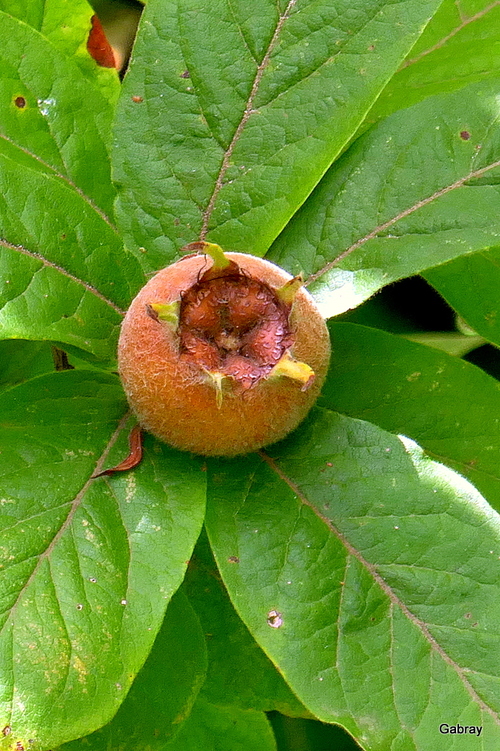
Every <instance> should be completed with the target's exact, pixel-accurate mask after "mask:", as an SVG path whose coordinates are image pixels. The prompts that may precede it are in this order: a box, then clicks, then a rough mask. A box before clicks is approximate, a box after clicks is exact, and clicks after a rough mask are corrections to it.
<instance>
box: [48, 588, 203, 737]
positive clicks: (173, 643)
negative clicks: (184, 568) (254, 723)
mask: <svg viewBox="0 0 500 751" xmlns="http://www.w3.org/2000/svg"><path fill="white" fill-rule="evenodd" d="M205 671H206V648H205V638H204V636H203V633H202V631H201V627H200V623H199V621H198V619H197V617H196V615H195V613H194V611H193V608H192V607H191V606H190V604H189V602H188V600H187V598H186V596H185V595H184V594H183V592H182V590H178V591H177V592H176V593H175V595H174V596H173V598H172V600H171V602H170V603H169V605H168V608H167V612H166V615H165V620H164V622H163V625H162V627H161V629H160V632H159V633H158V636H157V637H156V640H155V643H154V645H153V649H152V650H151V653H150V655H149V657H148V659H147V660H146V663H145V665H144V666H143V668H142V669H141V671H140V672H139V674H138V675H137V677H136V679H135V681H134V683H133V684H132V688H131V689H130V692H129V694H128V696H127V698H126V699H125V701H124V702H123V704H122V705H121V707H120V709H119V710H118V712H117V714H116V715H115V717H114V718H113V720H112V721H111V722H110V723H109V724H108V725H105V726H104V727H103V728H101V729H100V730H97V731H96V732H95V733H92V735H90V736H87V737H86V738H82V739H80V740H76V741H72V742H70V743H65V744H63V745H62V746H60V751H79V749H87V750H89V749H91V750H92V751H100V750H101V749H105V750H106V749H111V748H112V749H120V751H139V749H142V748H147V749H148V751H155V750H156V749H158V750H159V749H164V748H165V747H166V744H167V743H168V741H169V740H172V739H173V738H174V736H175V735H176V734H177V733H178V732H179V731H180V729H181V727H182V724H183V723H184V722H185V721H186V719H187V718H188V717H189V714H190V712H191V709H192V706H193V704H194V702H195V699H196V696H197V694H198V691H199V689H200V686H201V684H202V683H203V680H204V678H205Z"/></svg>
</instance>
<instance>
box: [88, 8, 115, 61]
mask: <svg viewBox="0 0 500 751" xmlns="http://www.w3.org/2000/svg"><path fill="white" fill-rule="evenodd" d="M90 21H91V24H92V28H91V29H90V33H89V38H88V39H87V52H88V53H89V55H90V56H91V57H93V58H94V60H95V61H96V63H97V64H98V65H100V66H101V67H102V68H116V67H117V65H116V60H115V54H114V52H113V49H112V47H111V45H110V43H109V42H108V40H107V39H106V34H105V33H104V29H103V28H102V25H101V22H100V21H99V19H98V17H97V16H96V15H94V16H92V18H91V19H90Z"/></svg>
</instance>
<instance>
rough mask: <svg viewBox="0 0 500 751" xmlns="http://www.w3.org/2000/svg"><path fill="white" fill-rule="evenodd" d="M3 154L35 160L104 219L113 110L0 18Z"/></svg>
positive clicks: (65, 63)
mask: <svg viewBox="0 0 500 751" xmlns="http://www.w3.org/2000/svg"><path fill="white" fill-rule="evenodd" d="M0 71H1V73H0V97H1V100H2V107H0V151H1V153H5V149H6V148H7V146H11V148H12V147H13V146H15V147H17V148H18V149H20V150H21V151H22V152H26V153H28V154H31V155H33V157H34V158H35V159H37V160H38V161H39V162H40V163H41V164H44V165H46V166H47V168H50V169H51V170H52V171H53V172H54V173H56V174H57V175H59V176H60V177H61V178H62V179H65V180H66V181H69V182H70V183H71V184H72V185H74V186H76V189H78V190H80V191H83V193H84V194H85V195H86V196H88V198H89V200H90V201H92V202H94V203H95V204H96V205H97V206H98V207H99V208H100V209H101V210H102V211H104V212H105V213H106V214H107V215H108V216H109V217H112V216H113V213H112V212H113V200H114V189H113V186H112V184H111V180H110V163H109V155H108V145H109V141H110V130H111V120H112V117H113V106H112V104H111V102H110V101H109V100H108V99H106V98H105V97H104V96H103V95H102V94H101V92H100V91H99V90H98V89H97V88H96V87H95V86H94V85H93V84H92V83H91V82H90V81H89V80H88V79H87V78H86V77H85V76H84V75H83V74H82V72H81V71H80V69H79V68H78V66H77V65H76V63H75V62H73V61H72V60H71V59H70V58H68V56H67V55H65V54H64V53H63V52H60V51H59V49H57V48H56V47H55V46H54V45H53V44H51V43H50V42H49V41H48V40H47V39H46V38H44V37H43V36H42V35H41V34H40V33H39V32H37V31H35V30H34V29H33V28H31V27H29V26H28V25H27V24H25V23H22V22H21V21H19V20H18V19H16V18H13V17H12V16H10V15H8V14H7V13H3V12H0Z"/></svg>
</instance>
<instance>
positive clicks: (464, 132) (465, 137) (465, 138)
mask: <svg viewBox="0 0 500 751" xmlns="http://www.w3.org/2000/svg"><path fill="white" fill-rule="evenodd" d="M460 138H461V139H462V141H468V140H469V138H470V133H469V131H468V130H461V131H460Z"/></svg>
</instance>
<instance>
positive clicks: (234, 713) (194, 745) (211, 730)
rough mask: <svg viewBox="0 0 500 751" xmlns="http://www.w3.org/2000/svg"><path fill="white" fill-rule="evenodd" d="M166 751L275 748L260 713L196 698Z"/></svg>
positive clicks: (268, 726)
mask: <svg viewBox="0 0 500 751" xmlns="http://www.w3.org/2000/svg"><path fill="white" fill-rule="evenodd" d="M164 749H165V751H200V750H201V749H203V751H276V742H275V740H274V735H273V731H272V730H271V727H270V725H269V722H268V720H267V718H266V715H265V714H264V713H263V712H255V711H254V710H252V709H246V710H245V709H238V708H237V707H218V706H216V705H215V704H210V703H209V702H208V701H207V700H206V699H203V698H199V699H198V700H197V702H196V703H195V705H194V707H193V711H192V712H191V714H190V716H189V718H188V719H187V721H186V722H185V723H184V725H183V726H182V728H181V730H180V732H179V734H178V736H177V737H176V738H174V740H173V741H171V742H170V743H169V744H168V745H166V746H164Z"/></svg>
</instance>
